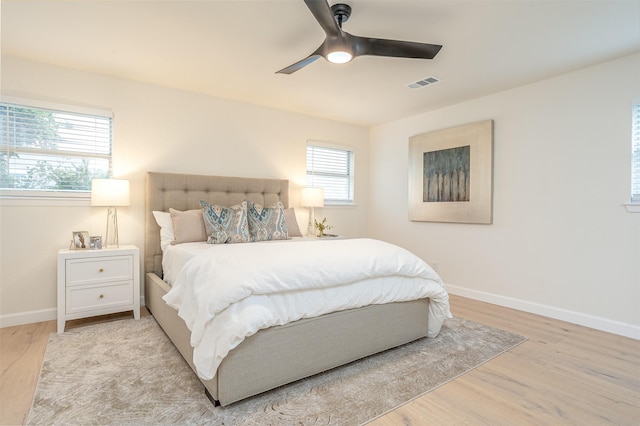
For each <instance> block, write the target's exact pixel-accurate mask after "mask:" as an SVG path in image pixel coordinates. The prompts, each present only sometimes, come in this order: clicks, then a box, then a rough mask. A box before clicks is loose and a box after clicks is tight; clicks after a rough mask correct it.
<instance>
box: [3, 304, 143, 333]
mask: <svg viewBox="0 0 640 426" xmlns="http://www.w3.org/2000/svg"><path fill="white" fill-rule="evenodd" d="M140 306H145V303H144V296H142V297H140ZM57 319H58V309H57V308H49V309H41V310H39V311H29V312H19V313H17V314H7V315H0V328H5V327H14V326H16V325H25V324H33V323H36V322H45V321H52V320H57Z"/></svg>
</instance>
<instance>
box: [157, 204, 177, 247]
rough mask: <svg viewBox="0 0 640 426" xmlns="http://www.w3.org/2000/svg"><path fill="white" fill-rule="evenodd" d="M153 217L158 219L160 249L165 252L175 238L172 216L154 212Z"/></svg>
mask: <svg viewBox="0 0 640 426" xmlns="http://www.w3.org/2000/svg"><path fill="white" fill-rule="evenodd" d="M153 217H154V218H155V219H156V222H157V223H158V226H160V248H162V251H165V250H166V249H167V247H169V246H170V245H171V242H172V241H173V240H174V238H175V237H174V235H173V222H172V221H171V214H169V213H167V212H161V211H158V210H154V211H153Z"/></svg>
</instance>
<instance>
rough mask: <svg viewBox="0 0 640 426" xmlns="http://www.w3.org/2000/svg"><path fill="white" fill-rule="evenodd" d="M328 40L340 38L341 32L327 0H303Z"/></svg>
mask: <svg viewBox="0 0 640 426" xmlns="http://www.w3.org/2000/svg"><path fill="white" fill-rule="evenodd" d="M304 2H305V4H306V5H307V7H308V8H309V10H310V11H311V13H312V14H313V16H314V17H315V18H316V21H318V24H320V26H321V27H322V29H323V30H324V32H325V34H326V35H327V37H328V38H333V37H340V35H341V34H342V30H341V29H340V27H339V26H338V23H337V22H336V20H335V18H334V17H333V12H331V7H330V6H329V3H327V0H304Z"/></svg>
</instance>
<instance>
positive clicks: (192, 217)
mask: <svg viewBox="0 0 640 426" xmlns="http://www.w3.org/2000/svg"><path fill="white" fill-rule="evenodd" d="M169 213H170V214H171V221H172V222H173V233H174V236H175V237H174V239H173V241H172V242H171V244H180V243H191V242H197V241H207V230H206V229H205V227H204V219H203V217H202V209H198V210H187V211H184V212H183V211H180V210H176V209H171V208H170V209H169Z"/></svg>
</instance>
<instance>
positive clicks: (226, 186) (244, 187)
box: [144, 172, 289, 278]
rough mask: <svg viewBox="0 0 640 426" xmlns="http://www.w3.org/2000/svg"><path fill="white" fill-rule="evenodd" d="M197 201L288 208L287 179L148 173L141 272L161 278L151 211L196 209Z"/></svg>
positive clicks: (157, 237) (157, 233) (156, 231)
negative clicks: (256, 204)
mask: <svg viewBox="0 0 640 426" xmlns="http://www.w3.org/2000/svg"><path fill="white" fill-rule="evenodd" d="M200 200H204V201H206V202H208V203H210V204H217V205H221V206H228V207H229V206H232V205H235V204H238V203H241V202H242V201H244V200H249V201H253V202H254V203H259V204H262V205H264V206H269V205H271V204H273V203H275V202H278V201H280V202H281V203H282V204H283V205H284V207H285V208H287V207H289V181H288V180H282V179H255V178H241V177H223V176H202V175H185V174H175V173H156V172H148V173H147V176H146V195H145V253H144V270H145V272H155V274H156V275H158V276H159V277H160V278H162V249H161V248H160V227H159V226H158V224H157V223H156V221H155V219H154V217H153V211H154V210H155V211H163V212H168V211H169V207H172V208H174V209H176V210H183V211H184V210H192V209H199V208H201V207H200Z"/></svg>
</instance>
